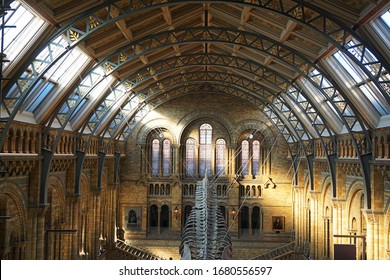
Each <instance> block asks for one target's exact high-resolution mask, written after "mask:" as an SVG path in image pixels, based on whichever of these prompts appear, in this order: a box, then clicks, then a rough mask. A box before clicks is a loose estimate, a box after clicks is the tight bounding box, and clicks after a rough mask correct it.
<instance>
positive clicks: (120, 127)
mask: <svg viewBox="0 0 390 280" xmlns="http://www.w3.org/2000/svg"><path fill="white" fill-rule="evenodd" d="M24 2H25V4H27V5H28V6H29V7H31V9H33V10H34V11H36V12H37V13H39V15H40V16H41V17H43V18H45V20H46V21H48V22H49V23H51V24H52V25H53V28H52V31H51V33H52V35H51V37H50V36H47V38H46V39H45V40H43V41H42V42H41V47H39V48H38V49H37V50H35V52H33V53H31V54H30V55H29V57H28V58H27V59H26V60H25V64H24V65H23V66H22V67H20V69H18V71H16V72H15V73H14V76H13V78H12V79H11V82H10V83H8V85H7V87H8V88H7V87H6V88H5V92H6V95H5V97H4V104H5V106H6V107H7V112H8V115H9V117H7V118H4V119H6V120H7V124H8V126H7V125H6V127H5V129H3V132H2V138H1V141H3V139H4V135H5V134H6V132H7V129H9V127H10V125H11V123H12V121H13V119H14V118H15V116H16V114H17V113H18V111H19V110H20V109H21V108H22V106H23V105H22V104H23V102H25V101H26V100H27V97H28V94H29V92H30V91H31V90H32V88H33V87H34V83H36V81H37V80H38V79H39V78H40V77H42V76H43V75H44V73H45V72H46V71H48V69H49V68H50V67H51V66H52V65H54V64H55V63H56V62H57V61H59V60H60V59H61V58H62V57H64V56H65V54H66V53H67V52H69V51H70V50H72V49H73V48H75V47H79V48H81V49H82V50H83V51H84V52H85V53H86V54H87V55H88V56H89V57H91V58H93V59H94V60H95V65H92V64H91V66H90V67H89V68H88V69H86V70H85V71H83V73H80V78H79V79H78V81H76V82H75V83H73V84H72V86H71V87H69V88H68V89H67V94H66V95H65V96H64V97H63V98H62V100H61V102H58V103H57V107H58V108H56V109H54V108H52V109H51V110H47V111H45V112H42V113H41V116H40V117H39V119H38V122H40V123H42V124H45V125H46V126H47V131H46V133H47V134H50V133H51V132H50V129H51V128H53V127H55V128H57V132H56V134H55V135H54V136H53V137H54V138H55V137H57V139H58V137H59V136H58V135H60V134H61V132H62V131H63V130H65V129H69V124H71V128H72V129H73V130H75V131H78V133H79V134H80V138H83V137H84V139H86V140H85V142H86V143H88V142H89V141H90V139H91V138H92V137H93V136H100V137H103V138H107V139H111V140H110V141H112V140H113V139H126V138H127V137H128V135H129V134H130V133H131V131H132V129H133V128H134V126H135V125H136V124H137V121H139V120H141V119H142V117H143V116H144V115H145V114H147V113H148V111H150V110H153V109H154V108H156V107H157V106H159V105H161V104H162V103H164V102H169V100H170V99H171V98H176V97H177V96H179V95H180V94H185V93H189V92H192V93H196V92H197V91H210V92H214V91H218V92H219V93H223V94H230V95H233V96H235V97H238V98H240V99H242V100H243V101H245V102H250V103H252V104H253V105H254V106H256V107H258V108H259V110H260V111H262V112H263V113H264V115H265V116H266V117H267V118H268V119H269V120H270V121H271V122H272V123H273V124H274V126H275V128H276V129H277V130H279V132H280V133H281V134H282V135H283V137H284V138H285V140H286V141H287V142H288V143H293V144H296V145H301V146H302V147H303V148H304V149H305V150H306V152H307V153H308V154H310V153H312V151H311V149H312V141H313V139H318V138H320V139H321V141H322V142H323V145H324V146H325V147H326V149H328V150H329V151H328V153H329V154H333V153H334V152H335V151H334V149H335V147H334V145H333V144H334V137H335V136H336V135H338V134H340V133H349V134H350V136H351V138H352V139H353V140H354V141H355V143H356V146H357V147H360V148H359V149H360V150H359V153H360V154H364V153H365V152H367V151H366V150H363V148H362V147H361V146H359V143H360V142H361V141H365V143H368V144H366V145H365V146H364V147H365V149H367V150H368V152H369V151H370V149H371V148H370V141H369V137H368V133H367V130H368V129H370V128H373V127H372V122H370V120H369V119H370V118H369V117H367V116H365V115H363V114H362V112H361V109H360V108H359V107H358V106H357V105H356V102H353V100H352V101H351V98H350V95H348V94H347V93H346V92H345V89H344V88H343V86H342V85H340V84H338V83H336V82H334V79H333V77H332V75H331V73H330V72H329V69H327V68H326V67H323V66H322V64H321V62H322V60H323V59H325V58H326V57H327V56H329V54H331V53H333V52H335V51H337V50H340V51H342V52H343V53H344V54H345V55H346V56H347V57H349V58H350V59H351V60H353V61H355V63H356V64H357V65H359V66H360V68H361V71H363V72H364V73H366V74H367V76H368V77H369V78H370V79H372V81H373V82H374V83H375V85H377V86H378V88H379V89H380V91H381V92H382V93H383V98H384V99H385V100H389V95H390V94H389V92H388V83H383V81H382V80H380V73H381V72H380V71H382V70H379V72H380V73H379V74H378V75H377V73H374V74H373V73H372V72H370V71H369V70H367V67H365V65H364V57H363V58H362V57H358V56H357V55H356V54H355V52H354V49H355V48H359V49H360V50H363V51H364V50H366V49H369V50H370V52H372V53H374V54H375V57H376V58H378V61H375V63H376V64H379V66H378V68H379V69H389V68H388V61H387V60H386V58H385V57H383V56H382V55H381V52H380V51H379V50H377V49H376V47H375V44H373V43H372V42H370V41H367V40H366V39H364V38H363V37H362V36H360V35H359V32H358V31H359V27H360V26H361V25H363V24H364V23H365V22H366V21H368V20H369V19H371V18H372V17H373V15H374V14H375V13H377V12H378V11H380V10H383V9H384V8H385V6H386V4H387V2H388V1H372V0H343V1H333V0H312V1H295V0H263V1H261V0H259V1H254V0H253V1H252V0H248V1H163V0H161V1H128V0H118V1H94V0H88V1H77V0H62V1H58V0H34V1H24ZM59 36H61V37H63V38H65V39H66V41H67V46H66V47H61V46H59V45H58V44H57V42H58V37H59ZM351 39H353V40H354V44H355V45H352V46H350V45H348V42H349V41H350V40H351ZM42 50H47V52H48V53H50V55H49V57H48V58H47V59H46V60H44V61H43V62H42V59H41V58H37V55H38V54H39V53H40V52H42ZM38 63H39V64H40V65H41V66H40V68H38V67H36V65H37V64H38ZM26 65H28V66H26ZM42 65H43V66H42ZM26 68H28V69H30V72H31V76H29V77H27V78H26V77H25V76H23V71H25V69H26ZM98 69H103V74H101V73H98ZM383 71H384V70H383ZM108 76H112V77H114V78H115V79H114V80H113V81H112V82H111V83H110V85H109V88H110V89H109V90H104V91H102V92H101V95H100V96H99V98H97V99H96V100H95V101H94V102H83V100H86V99H88V98H89V94H90V92H91V91H92V90H93V89H94V88H96V87H97V86H98V85H99V83H102V81H103V80H105V79H106V78H107V77H108ZM15 83H16V84H17V85H18V86H19V87H18V91H19V92H17V93H16V94H13V95H10V94H8V95H7V90H8V91H10V88H11V87H12V85H13V84H15ZM313 92H314V93H315V95H313V94H312V93H313ZM324 104H325V105H324ZM79 106H85V109H84V110H76V108H77V107H79ZM58 131H59V132H60V133H58ZM362 139H363V140H362ZM53 143H54V145H56V141H54V142H53ZM329 143H333V144H329Z"/></svg>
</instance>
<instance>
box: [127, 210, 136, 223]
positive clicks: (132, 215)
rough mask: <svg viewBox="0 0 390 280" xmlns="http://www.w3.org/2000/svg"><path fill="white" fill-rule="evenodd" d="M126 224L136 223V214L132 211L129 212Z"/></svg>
mask: <svg viewBox="0 0 390 280" xmlns="http://www.w3.org/2000/svg"><path fill="white" fill-rule="evenodd" d="M128 223H129V224H136V223H137V213H135V211H134V210H130V211H129V217H128Z"/></svg>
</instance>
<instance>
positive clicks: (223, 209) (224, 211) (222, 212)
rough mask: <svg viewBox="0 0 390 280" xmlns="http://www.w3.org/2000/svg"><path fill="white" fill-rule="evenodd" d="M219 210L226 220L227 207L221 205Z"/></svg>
mask: <svg viewBox="0 0 390 280" xmlns="http://www.w3.org/2000/svg"><path fill="white" fill-rule="evenodd" d="M218 208H219V210H220V211H221V214H222V216H223V218H224V219H225V220H226V208H225V206H222V205H220V206H219V207H218Z"/></svg>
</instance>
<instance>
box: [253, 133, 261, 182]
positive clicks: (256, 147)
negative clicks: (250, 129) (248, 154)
mask: <svg viewBox="0 0 390 280" xmlns="http://www.w3.org/2000/svg"><path fill="white" fill-rule="evenodd" d="M259 171H260V142H259V141H258V140H255V141H253V143H252V174H253V175H255V176H256V175H259Z"/></svg>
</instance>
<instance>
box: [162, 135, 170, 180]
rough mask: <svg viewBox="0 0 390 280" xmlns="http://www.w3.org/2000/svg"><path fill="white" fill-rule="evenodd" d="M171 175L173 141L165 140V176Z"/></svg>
mask: <svg viewBox="0 0 390 280" xmlns="http://www.w3.org/2000/svg"><path fill="white" fill-rule="evenodd" d="M169 174H171V141H169V140H168V139H165V140H164V142H163V175H164V176H168V175H169Z"/></svg>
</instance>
